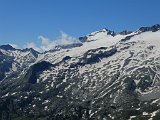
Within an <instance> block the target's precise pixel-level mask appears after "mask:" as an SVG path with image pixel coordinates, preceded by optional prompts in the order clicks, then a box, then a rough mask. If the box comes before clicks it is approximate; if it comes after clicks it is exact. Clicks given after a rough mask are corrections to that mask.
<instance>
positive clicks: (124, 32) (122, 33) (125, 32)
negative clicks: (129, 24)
mask: <svg viewBox="0 0 160 120" xmlns="http://www.w3.org/2000/svg"><path fill="white" fill-rule="evenodd" d="M130 33H132V32H131V31H127V30H125V31H122V32H120V33H119V34H120V35H127V34H130Z"/></svg>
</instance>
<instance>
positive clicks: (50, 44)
mask: <svg viewBox="0 0 160 120" xmlns="http://www.w3.org/2000/svg"><path fill="white" fill-rule="evenodd" d="M38 39H39V40H40V41H41V45H40V46H37V45H36V44H35V43H34V42H31V43H27V44H26V45H25V46H24V47H25V48H33V49H35V50H37V51H39V52H44V51H48V50H51V49H54V48H55V46H57V45H68V44H73V43H80V41H79V40H78V39H76V38H74V37H72V36H70V35H68V34H66V33H64V32H62V31H61V36H60V37H59V38H58V39H55V40H50V39H49V38H46V37H45V36H43V35H40V36H38Z"/></svg>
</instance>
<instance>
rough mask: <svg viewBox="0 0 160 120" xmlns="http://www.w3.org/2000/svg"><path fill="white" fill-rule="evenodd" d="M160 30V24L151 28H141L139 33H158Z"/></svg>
mask: <svg viewBox="0 0 160 120" xmlns="http://www.w3.org/2000/svg"><path fill="white" fill-rule="evenodd" d="M158 30H160V24H155V25H153V26H151V27H141V28H140V29H139V30H138V31H139V32H147V31H152V32H156V31H158Z"/></svg>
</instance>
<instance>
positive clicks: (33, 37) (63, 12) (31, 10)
mask: <svg viewBox="0 0 160 120" xmlns="http://www.w3.org/2000/svg"><path fill="white" fill-rule="evenodd" d="M159 5H160V0H0V44H7V43H12V44H13V43H14V44H17V45H19V46H20V47H22V46H24V45H25V44H28V43H31V42H32V43H33V42H34V44H37V45H40V44H41V41H40V40H39V39H38V36H40V35H41V36H42V35H43V36H45V37H47V38H46V39H50V40H57V39H58V38H59V37H60V36H61V34H60V31H63V32H65V33H67V34H69V35H71V36H74V37H80V36H84V35H86V34H88V33H90V32H93V31H96V30H99V29H102V28H109V29H111V30H115V31H116V32H118V31H122V30H125V29H128V30H136V29H137V28H139V27H140V26H148V25H153V24H157V23H160V13H159V11H160V7H159Z"/></svg>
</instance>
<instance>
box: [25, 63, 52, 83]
mask: <svg viewBox="0 0 160 120" xmlns="http://www.w3.org/2000/svg"><path fill="white" fill-rule="evenodd" d="M52 66H53V65H52V64H51V63H49V62H46V61H42V62H40V63H37V64H34V65H33V66H31V67H30V69H29V70H28V72H27V74H26V75H25V77H24V79H25V78H27V81H28V83H31V84H35V83H37V74H40V73H41V72H43V71H44V70H47V69H49V68H50V67H52Z"/></svg>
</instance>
